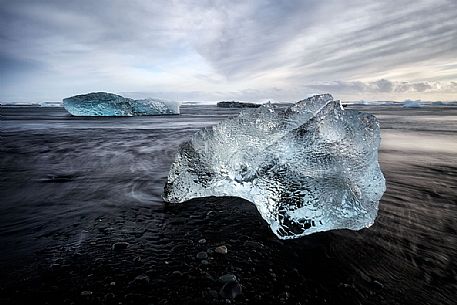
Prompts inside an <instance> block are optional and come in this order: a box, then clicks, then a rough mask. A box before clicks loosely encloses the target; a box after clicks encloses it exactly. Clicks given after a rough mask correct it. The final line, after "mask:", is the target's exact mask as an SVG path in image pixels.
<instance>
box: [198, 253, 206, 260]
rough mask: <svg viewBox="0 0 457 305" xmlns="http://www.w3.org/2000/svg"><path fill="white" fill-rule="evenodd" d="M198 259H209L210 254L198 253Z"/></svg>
mask: <svg viewBox="0 0 457 305" xmlns="http://www.w3.org/2000/svg"><path fill="white" fill-rule="evenodd" d="M197 258H198V259H207V258H208V253H206V252H203V251H202V252H198V253H197Z"/></svg>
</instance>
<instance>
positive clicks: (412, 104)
mask: <svg viewBox="0 0 457 305" xmlns="http://www.w3.org/2000/svg"><path fill="white" fill-rule="evenodd" d="M403 108H422V105H421V104H420V101H412V100H406V101H404V102H403Z"/></svg>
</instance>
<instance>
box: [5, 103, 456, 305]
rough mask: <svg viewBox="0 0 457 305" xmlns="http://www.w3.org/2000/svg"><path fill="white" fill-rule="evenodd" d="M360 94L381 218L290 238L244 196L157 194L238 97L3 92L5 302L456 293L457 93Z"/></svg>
mask: <svg viewBox="0 0 457 305" xmlns="http://www.w3.org/2000/svg"><path fill="white" fill-rule="evenodd" d="M359 109H360V110H362V111H370V112H373V113H374V114H375V115H377V117H378V118H379V120H380V122H381V127H382V138H383V141H382V145H381V150H380V163H381V167H382V170H383V173H384V175H385V177H386V180H387V191H386V192H385V194H384V197H383V198H382V200H381V203H380V210H379V214H378V218H377V220H376V222H375V224H374V225H373V226H372V227H370V228H368V229H364V230H361V231H357V232H354V231H349V230H339V231H331V232H323V233H317V234H313V235H310V236H307V237H304V238H300V239H296V240H287V241H282V240H278V239H277V238H276V237H275V236H274V235H273V233H271V231H270V229H269V228H268V227H267V225H266V224H265V223H264V221H263V220H262V219H261V217H260V216H259V214H258V212H257V211H256V209H255V207H254V206H253V205H252V204H250V203H249V202H247V201H244V200H241V199H238V198H205V199H196V200H191V201H189V202H187V203H185V204H182V205H165V204H164V203H163V202H162V200H161V198H160V195H161V192H162V190H163V185H164V183H165V181H166V176H167V173H168V168H169V166H170V164H171V162H172V160H173V158H174V152H175V151H176V149H177V147H178V145H179V143H181V142H183V141H184V140H186V139H187V138H188V137H190V136H191V134H192V133H194V132H195V131H196V130H197V129H198V128H201V127H203V126H208V125H211V124H215V123H216V122H217V121H219V120H221V119H223V118H225V117H227V116H231V115H235V114H236V113H237V111H239V110H237V109H220V108H217V107H215V106H186V107H183V108H182V115H181V116H174V117H135V118H104V119H101V118H74V117H70V116H68V115H67V114H66V113H65V111H64V110H63V109H61V108H41V109H40V108H28V107H4V108H0V114H1V127H0V128H1V129H0V141H1V145H0V201H1V204H0V270H1V271H0V283H1V285H0V303H1V304H30V303H33V304H377V305H379V304H411V305H413V304H414V305H416V304H455V302H456V300H457V225H456V223H457V108H453V107H427V108H420V109H403V108H400V107H374V106H373V107H368V106H367V107H362V106H361V107H359ZM220 246H225V247H226V248H227V253H225V254H224V253H218V252H216V251H215V250H216V248H217V247H220ZM219 249H220V248H219ZM218 251H219V250H218ZM222 252H223V251H222ZM224 275H225V277H222V278H221V279H220V277H221V276H224ZM233 279H235V281H232V280H233Z"/></svg>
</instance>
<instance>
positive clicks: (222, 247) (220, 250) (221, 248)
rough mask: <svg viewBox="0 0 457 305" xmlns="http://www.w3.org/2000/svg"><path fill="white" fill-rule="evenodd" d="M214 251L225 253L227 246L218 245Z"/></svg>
mask: <svg viewBox="0 0 457 305" xmlns="http://www.w3.org/2000/svg"><path fill="white" fill-rule="evenodd" d="M214 251H216V253H219V254H227V247H226V246H219V247H217V248H216V249H214Z"/></svg>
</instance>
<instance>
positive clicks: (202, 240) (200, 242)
mask: <svg viewBox="0 0 457 305" xmlns="http://www.w3.org/2000/svg"><path fill="white" fill-rule="evenodd" d="M198 243H199V244H204V243H206V239H204V238H202V239H200V240H199V241H198Z"/></svg>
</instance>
